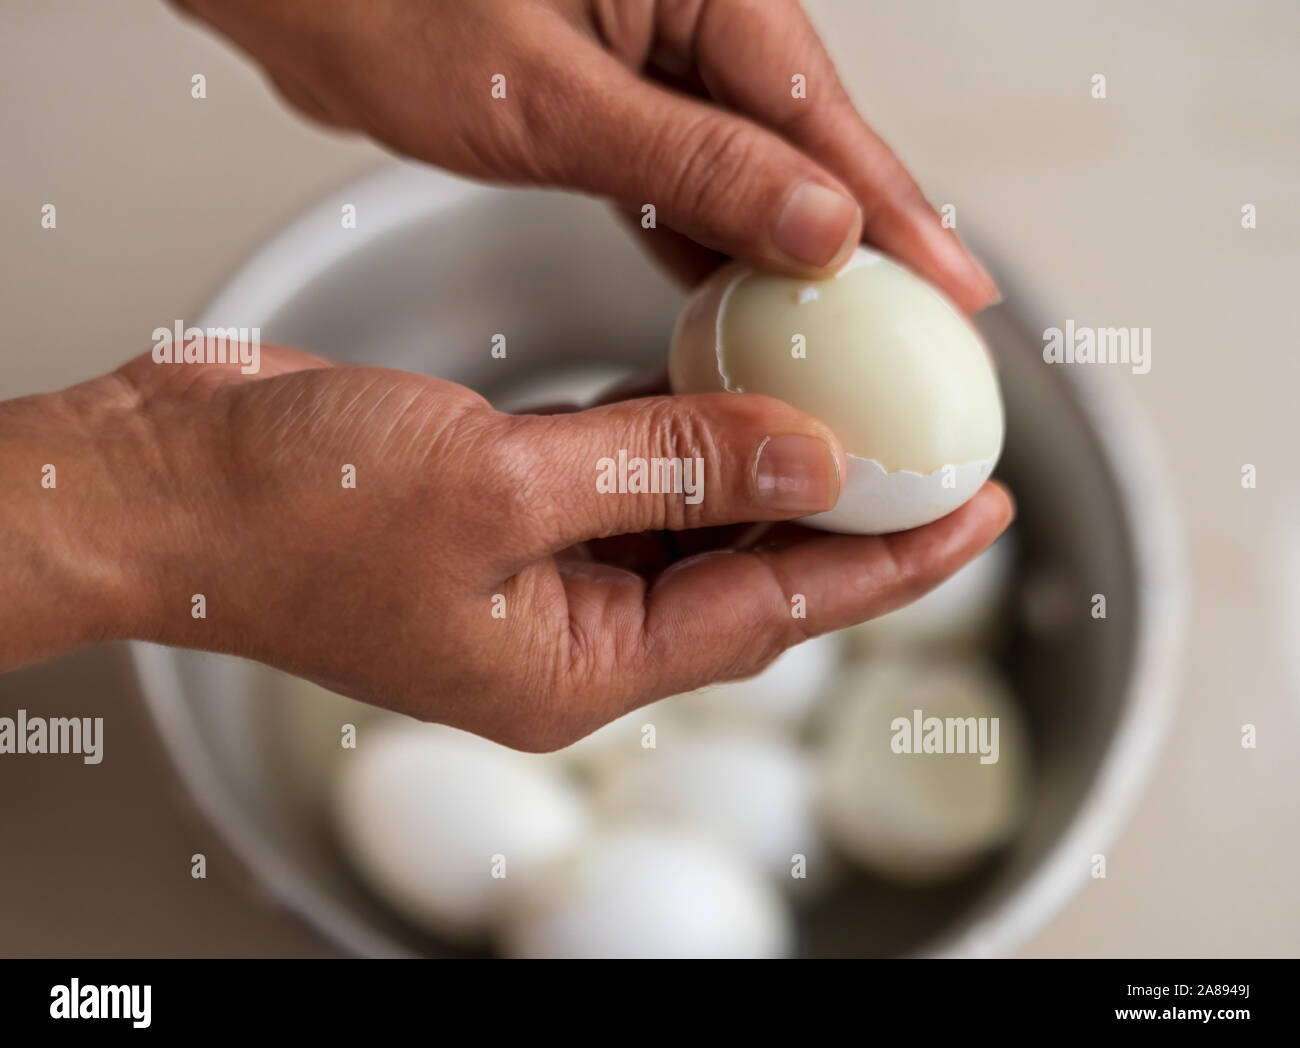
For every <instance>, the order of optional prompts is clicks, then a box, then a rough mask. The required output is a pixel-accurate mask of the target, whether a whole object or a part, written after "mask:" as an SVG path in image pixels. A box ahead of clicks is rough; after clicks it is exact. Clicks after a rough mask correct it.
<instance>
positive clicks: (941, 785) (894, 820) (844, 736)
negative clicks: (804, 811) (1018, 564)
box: [817, 660, 1031, 883]
mask: <svg viewBox="0 0 1300 1048" xmlns="http://www.w3.org/2000/svg"><path fill="white" fill-rule="evenodd" d="M917 711H919V713H918V712H917ZM831 714H832V715H831V716H830V717H829V718H828V731H827V733H826V737H825V741H824V749H823V753H822V761H821V769H820V783H819V786H818V796H817V806H818V811H819V814H820V815H821V818H822V822H823V825H824V828H825V830H826V833H827V835H828V836H829V837H830V838H831V839H832V840H833V841H834V842H835V843H836V844H838V845H839V846H840V847H841V848H842V849H843V850H844V852H845V853H846V854H848V855H849V856H850V857H852V858H853V859H856V860H857V861H858V862H860V863H862V865H863V866H865V867H867V868H869V869H871V870H874V871H876V872H877V873H881V874H884V875H885V876H889V877H894V878H897V879H899V880H904V881H912V882H919V883H925V882H931V881H937V880H942V879H945V878H948V877H953V876H956V875H959V874H961V873H963V872H965V871H966V870H967V869H969V868H970V867H971V866H973V865H974V864H975V863H977V862H978V861H979V860H980V859H982V858H984V857H985V856H986V855H988V854H989V853H990V852H991V851H992V850H993V849H995V848H997V847H999V846H1000V845H1003V844H1005V843H1006V842H1007V841H1009V840H1010V839H1011V837H1012V836H1013V835H1014V834H1015V832H1016V831H1017V830H1018V829H1019V828H1020V826H1021V825H1022V822H1023V819H1024V817H1025V814H1026V812H1027V810H1028V806H1029V800H1030V793H1029V791H1030V789H1031V778H1030V755H1029V749H1028V741H1027V738H1026V731H1025V727H1024V724H1023V722H1022V719H1021V715H1020V712H1019V710H1018V709H1017V706H1016V702H1015V699H1014V698H1013V696H1012V695H1011V693H1010V692H1009V690H1008V688H1007V687H1006V685H1005V684H1004V683H1003V682H1002V680H1001V679H1000V678H999V676H998V674H997V673H996V671H995V670H994V669H993V667H991V666H989V665H986V664H985V663H983V662H976V661H966V660H963V661H947V662H944V661H939V662H935V661H928V662H925V663H921V662H919V661H911V660H897V661H888V660H882V661H880V662H879V663H876V664H873V665H872V666H870V667H869V668H868V669H867V670H866V671H865V672H864V673H863V675H862V678H861V680H860V682H859V684H858V687H857V690H856V694H854V695H853V696H852V697H851V698H849V699H848V700H847V701H845V702H844V703H843V704H841V705H839V706H838V707H837V708H835V709H834V710H832V711H831ZM918 723H919V725H920V728H921V730H920V731H919V732H917V731H916V730H915V729H916V727H917V725H918ZM936 745H937V746H938V749H937V750H936V749H935V747H936ZM959 749H964V750H965V751H966V752H956V751H957V750H959ZM927 750H928V751H929V752H927ZM990 758H992V759H990Z"/></svg>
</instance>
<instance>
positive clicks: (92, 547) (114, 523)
mask: <svg viewBox="0 0 1300 1048" xmlns="http://www.w3.org/2000/svg"><path fill="white" fill-rule="evenodd" d="M261 362H262V368H261V374H260V375H256V376H248V375H243V374H241V373H240V370H239V368H238V366H237V365H187V366H159V365H157V364H155V363H153V361H152V360H151V359H150V357H149V356H143V357H140V358H138V359H136V360H134V361H132V362H131V363H129V364H127V365H126V366H125V367H123V368H122V369H121V370H120V371H118V372H115V373H114V374H113V375H110V376H106V377H104V378H100V379H97V380H94V381H92V382H89V383H85V384H83V385H80V386H76V387H73V388H72V389H69V390H66V391H64V392H63V393H60V394H54V395H47V396H41V397H30V398H24V399H22V400H17V401H9V402H7V403H5V404H0V465H2V467H3V473H4V475H5V476H9V477H14V478H25V477H31V478H33V479H32V482H31V483H30V484H28V483H26V482H25V481H24V482H22V483H14V484H11V485H9V486H8V494H7V495H6V497H5V498H4V499H3V500H0V518H3V527H0V554H2V555H3V556H4V561H5V564H6V571H5V572H3V573H0V671H2V670H4V669H7V668H12V667H14V666H16V665H19V664H21V663H23V662H26V661H30V660H31V659H33V658H37V657H40V656H43V655H49V654H54V653H56V652H57V651H59V650H62V649H64V648H67V647H71V646H73V645H75V644H78V643H85V642H88V641H92V640H100V639H108V638H140V639H147V640H155V641H161V642H164V643H169V644H178V645H183V646H186V647H191V648H200V649H207V650H211V651H220V652H227V653H232V654H237V655H243V656H247V657H251V658H255V659H258V660H261V661H262V662H265V663H268V664H270V665H272V666H276V667H279V668H281V669H284V670H287V671H289V672H292V673H295V674H298V675H300V676H304V677H308V678H310V679H313V680H315V681H317V682H319V683H321V684H323V685H325V686H326V687H329V688H331V689H333V690H335V691H337V692H340V693H342V694H345V695H349V696H351V697H353V698H357V699H361V700H363V701H366V702H370V703H374V704H377V705H380V706H385V707H389V708H392V709H396V710H399V711H401V712H404V713H407V714H411V715H413V716H416V717H419V718H422V719H426V720H434V721H439V722H442V723H446V724H450V725H453V726H456V727H459V728H464V729H467V730H469V731H473V732H476V733H478V734H480V735H484V736H486V737H488V738H490V739H494V740H496V741H498V742H502V743H505V744H507V745H510V746H514V747H517V748H522V749H528V750H544V749H553V748H557V747H560V746H562V745H565V744H567V743H569V742H572V741H574V740H575V739H577V738H579V737H581V736H583V735H585V734H587V733H588V732H590V731H592V730H594V729H595V728H597V727H599V726H600V725H601V724H603V723H605V722H607V721H609V720H612V719H614V718H615V717H617V716H619V715H621V714H622V713H625V712H627V711H629V710H632V709H634V708H637V707H639V706H641V705H644V704H645V703H648V702H650V701H653V700H654V699H657V698H661V697H663V696H667V695H671V694H674V693H678V692H682V691H686V690H689V689H691V688H694V687H697V686H700V685H703V684H706V683H709V682H712V681H715V680H719V679H724V678H733V677H740V676H747V675H749V674H752V673H754V672H757V671H758V670H759V669H761V668H762V667H763V666H764V665H765V664H766V663H767V662H769V661H770V660H771V659H773V658H775V657H776V656H777V655H778V654H779V653H780V652H781V651H782V650H784V649H785V648H786V647H787V646H789V645H790V644H793V643H797V642H798V641H800V640H802V639H804V638H805V637H808V636H812V635H815V634H819V633H823V632H826V631H828V630H832V629H837V628H840V627H844V626H848V625H851V624H853V623H856V622H859V621H862V620H864V619H866V618H868V617H871V616H874V615H879V614H882V613H884V612H886V611H888V610H890V609H892V608H894V607H897V606H899V605H901V604H903V603H905V602H907V601H909V600H912V599H914V598H915V597H917V596H919V595H920V594H921V593H923V592H924V591H926V590H927V589H929V588H931V587H932V586H934V585H936V584H937V583H939V582H940V581H942V579H944V578H945V577H946V576H948V575H949V574H951V573H952V572H953V571H955V570H956V569H957V568H959V567H960V566H961V565H962V564H964V563H965V562H966V561H968V560H969V559H970V558H971V557H973V556H974V555H975V554H976V553H978V552H979V551H980V550H982V549H984V548H985V547H986V546H988V545H989V544H990V543H991V542H992V541H993V539H994V538H995V537H996V536H997V535H998V534H999V533H1000V532H1001V531H1002V530H1003V529H1004V528H1005V526H1006V525H1007V523H1008V522H1009V520H1010V518H1011V515H1012V508H1011V503H1010V500H1009V498H1008V496H1007V495H1006V493H1005V492H1004V491H1003V490H1002V489H1001V488H1000V487H999V486H998V485H996V484H989V485H986V486H985V488H984V489H983V490H982V491H981V492H980V493H979V494H978V495H976V497H975V498H974V499H972V500H971V501H970V502H968V503H967V504H966V505H964V506H962V507H961V508H960V509H959V510H957V511H956V512H954V513H952V514H951V515H949V516H948V517H945V518H943V519H942V520H939V521H936V522H935V523H933V524H930V525H928V526H926V527H923V528H918V529H916V530H914V531H911V532H905V533H901V534H897V535H890V536H883V537H855V536H847V535H829V534H824V533H819V532H813V531H809V530H807V529H803V528H800V527H798V526H797V525H778V527H777V528H776V529H774V531H773V532H772V534H771V536H769V538H770V540H771V541H769V542H768V543H767V544H766V545H765V546H763V547H758V548H749V549H744V550H739V549H733V548H730V547H729V546H727V545H723V546H722V547H721V548H714V549H711V550H710V551H709V552H705V553H702V554H695V555H691V556H685V557H680V558H678V559H677V560H676V561H675V562H673V563H671V564H670V563H667V562H665V561H663V560H662V559H660V560H659V561H658V562H657V563H656V562H655V560H656V558H654V557H651V558H647V557H644V556H629V554H628V547H627V546H624V547H623V548H622V549H621V550H620V549H617V547H618V546H619V543H620V542H624V541H625V539H620V538H619V537H620V536H624V537H626V536H632V537H633V538H641V539H645V538H646V536H645V533H647V532H649V533H654V532H658V531H670V532H673V533H675V534H676V535H677V536H678V537H679V540H680V541H681V543H682V544H683V548H690V549H692V550H698V549H701V548H704V549H708V548H709V547H710V546H711V545H716V544H717V540H718V539H719V538H720V537H721V536H724V535H725V529H726V526H727V525H732V524H735V523H737V522H751V521H783V520H788V519H790V518H794V517H798V516H802V515H804V514H807V513H810V512H815V511H818V510H821V509H825V508H828V507H829V506H830V505H832V504H833V503H834V501H835V500H836V498H837V497H838V494H839V483H840V481H839V478H840V476H841V475H842V472H843V469H844V452H843V449H842V448H841V446H840V445H839V443H838V442H837V441H836V439H835V437H834V435H833V434H832V433H831V432H830V431H829V430H828V429H827V428H826V427H825V426H824V425H822V424H821V423H819V422H817V421H816V420H815V419H812V418H810V417H809V416H807V415H804V414H802V413H800V412H798V411H796V410H795V409H793V408H791V407H789V406H788V405H786V404H784V403H782V402H780V401H777V400H773V399H770V398H766V397H759V396H752V395H743V394H734V393H727V394H717V395H711V396H691V397H648V398H636V399H631V400H624V401H620V402H617V403H612V404H607V405H604V406H602V407H598V408H595V409H592V410H588V411H582V412H575V413H569V414H555V415H520V416H513V415H505V414H502V413H500V412H497V411H494V410H493V409H492V408H491V407H490V406H489V405H488V404H487V402H486V401H484V400H483V399H482V398H481V397H479V396H478V395H477V394H475V393H473V392H471V391H470V390H468V389H466V388H464V387H462V386H457V385H455V384H453V383H449V382H445V381H441V380H438V379H432V378H427V377H423V376H419V375H414V374H410V373H406V372H401V371H390V370H386V369H380V368H361V367H334V366H331V365H330V364H328V363H327V362H326V361H323V360H320V359H318V358H315V357H312V356H310V355H308V354H305V353H301V352H298V351H295V350H290V349H284V348H279V347H270V346H263V347H262V358H261ZM620 449H626V450H627V452H628V454H629V456H640V457H644V458H647V459H649V458H669V459H683V460H685V459H695V458H697V457H698V458H700V459H702V460H703V463H704V465H703V473H702V478H703V487H702V494H703V498H702V500H701V501H699V502H698V504H691V503H690V502H689V501H688V500H687V499H686V498H685V497H684V496H683V494H665V495H653V494H630V493H629V494H618V493H601V492H599V491H598V490H597V485H596V474H597V469H598V465H597V464H598V460H600V459H602V458H606V457H616V456H617V455H618V452H619V450H620ZM47 463H52V464H55V465H56V466H57V471H58V472H57V477H58V481H57V486H56V487H54V488H51V489H44V488H42V487H41V485H40V484H39V483H38V481H37V480H36V479H35V478H39V477H40V476H41V475H42V468H43V465H44V464H47ZM347 466H351V467H354V468H355V478H356V483H355V487H347V486H345V485H344V483H343V481H344V477H345V467H347ZM634 545H635V543H634ZM602 551H605V552H606V553H608V554H610V559H615V560H617V562H618V564H619V565H624V566H616V565H615V564H611V563H607V562H604V560H603V559H602ZM628 566H633V567H639V568H640V570H639V571H632V570H628ZM196 594H202V596H203V602H204V610H205V617H202V618H196V617H195V616H194V608H195V606H196V605H195V603H194V597H195V595H196ZM796 594H801V595H803V597H804V601H805V607H806V618H796V617H795V616H793V615H792V613H791V612H792V598H793V597H794V596H795V595H796ZM498 598H499V599H498ZM494 608H500V609H503V610H504V617H495V616H494V614H493V610H494Z"/></svg>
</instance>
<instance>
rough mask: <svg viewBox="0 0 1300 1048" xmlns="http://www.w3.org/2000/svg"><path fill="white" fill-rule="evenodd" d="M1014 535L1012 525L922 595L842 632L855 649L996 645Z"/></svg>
mask: <svg viewBox="0 0 1300 1048" xmlns="http://www.w3.org/2000/svg"><path fill="white" fill-rule="evenodd" d="M1015 556H1016V553H1015V539H1014V537H1013V535H1012V533H1011V532H1010V531H1008V532H1006V533H1005V534H1003V536H1002V537H1001V538H999V539H998V540H997V542H995V543H993V545H992V546H990V547H989V548H988V549H986V550H985V551H984V552H983V553H981V554H980V555H979V556H978V557H976V558H975V559H974V560H972V561H971V562H970V563H969V564H966V565H965V566H964V567H962V568H961V569H959V570H958V571H957V572H956V573H955V574H954V575H952V576H951V577H950V578H948V579H946V580H945V581H943V582H941V583H940V584H939V585H938V586H936V587H935V588H934V589H932V590H931V591H930V592H929V593H927V594H926V595H925V596H923V597H921V598H920V599H918V600H915V601H913V602H912V603H911V604H908V605H906V606H905V607H902V608H899V609H898V610H897V611H891V612H889V614H887V615H881V616H880V617H879V618H877V619H871V620H870V621H869V622H864V623H862V624H861V625H859V626H852V627H850V628H849V629H847V630H844V631H843V633H844V635H845V637H846V638H847V640H848V642H849V644H850V645H851V646H852V647H854V648H856V649H859V650H869V651H876V650H881V649H889V648H903V647H927V648H929V647H935V648H951V649H954V650H964V651H975V650H979V649H988V648H991V647H993V646H994V644H995V642H996V641H997V639H998V636H999V633H1000V631H1001V629H1002V627H1003V625H1004V624H1005V621H1006V618H1007V612H1008V609H1007V603H1008V598H1009V596H1010V589H1011V573H1012V569H1013V567H1014V564H1015Z"/></svg>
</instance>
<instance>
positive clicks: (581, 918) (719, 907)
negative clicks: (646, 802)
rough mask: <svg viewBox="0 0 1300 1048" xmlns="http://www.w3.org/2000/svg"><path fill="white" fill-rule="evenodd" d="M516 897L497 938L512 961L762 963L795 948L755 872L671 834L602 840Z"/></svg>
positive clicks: (705, 844)
mask: <svg viewBox="0 0 1300 1048" xmlns="http://www.w3.org/2000/svg"><path fill="white" fill-rule="evenodd" d="M515 888H516V890H517V891H518V893H519V894H518V896H517V898H516V901H515V903H514V905H512V907H511V908H510V910H509V912H508V914H507V916H506V920H505V921H504V924H503V927H502V932H501V935H500V945H501V950H502V952H503V953H505V954H506V955H507V956H509V957H527V958H546V957H553V958H577V957H581V958H603V957H611V958H642V957H649V958H706V957H746V958H764V957H783V956H786V955H787V954H788V953H789V952H790V950H791V946H792V941H793V935H792V932H791V927H790V921H789V916H788V914H787V912H786V909H785V906H784V905H783V903H782V901H781V899H780V897H779V896H778V895H777V893H776V891H775V890H774V889H773V888H772V887H771V886H770V885H769V884H768V883H767V882H766V881H765V880H764V878H763V877H762V876H761V875H760V874H759V873H758V872H757V871H756V870H754V869H753V868H752V867H750V866H749V865H748V864H746V863H745V862H743V861H742V860H740V859H738V858H736V857H734V856H733V855H731V854H729V853H728V852H727V851H725V850H723V849H721V848H718V847H717V846H715V845H714V844H713V843H711V842H709V841H707V840H702V839H699V838H697V837H695V836H693V835H691V834H690V833H686V832H681V831H676V830H672V829H667V828H661V827H650V826H628V827H623V828H618V829H612V830H609V831H606V832H604V833H600V834H597V835H595V836H594V837H593V838H592V839H590V840H589V842H588V843H587V844H586V845H584V846H583V847H582V848H581V849H579V850H578V851H577V852H575V853H573V854H572V855H570V856H567V857H566V858H564V859H561V860H560V861H558V862H557V863H555V864H554V865H552V866H551V867H549V868H548V869H546V870H545V871H543V872H542V873H540V874H535V875H534V874H530V875H529V877H528V878H526V879H524V880H520V881H516V882H515Z"/></svg>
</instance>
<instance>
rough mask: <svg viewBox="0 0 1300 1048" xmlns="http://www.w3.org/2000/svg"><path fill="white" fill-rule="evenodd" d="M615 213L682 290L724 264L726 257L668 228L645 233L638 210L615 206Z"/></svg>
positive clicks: (699, 281) (698, 281)
mask: <svg viewBox="0 0 1300 1048" xmlns="http://www.w3.org/2000/svg"><path fill="white" fill-rule="evenodd" d="M615 211H616V212H617V213H618V215H619V217H620V218H621V219H622V220H623V221H624V223H625V224H626V225H627V227H628V228H629V229H630V230H631V231H632V235H633V236H634V237H636V238H637V243H638V244H640V246H641V247H643V248H644V249H645V250H646V251H647V252H649V254H650V256H651V257H652V258H653V259H654V260H655V261H656V262H658V263H659V267H660V268H661V269H663V270H664V271H665V272H666V273H667V274H668V275H669V276H670V277H672V278H673V279H674V280H676V281H677V282H678V283H679V284H681V285H682V286H683V287H688V288H691V287H694V286H695V285H696V284H699V283H702V282H703V281H704V278H705V277H707V276H708V275H709V274H710V273H712V272H713V271H714V270H715V269H717V268H718V267H719V266H720V265H722V264H723V263H724V262H726V261H727V257H726V256H725V255H721V254H719V253H718V252H716V251H711V250H709V249H708V248H707V247H704V246H703V245H702V244H697V243H696V242H695V241H694V240H692V239H691V238H690V237H688V236H683V235H682V234H681V233H678V232H676V231H674V230H672V229H669V228H668V227H667V226H663V227H659V228H655V229H651V230H647V229H645V227H643V226H642V225H641V211H640V209H639V208H636V207H630V206H625V205H618V206H617V207H616V208H615Z"/></svg>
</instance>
